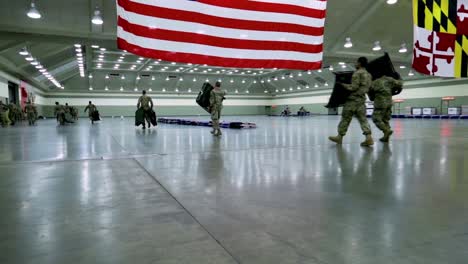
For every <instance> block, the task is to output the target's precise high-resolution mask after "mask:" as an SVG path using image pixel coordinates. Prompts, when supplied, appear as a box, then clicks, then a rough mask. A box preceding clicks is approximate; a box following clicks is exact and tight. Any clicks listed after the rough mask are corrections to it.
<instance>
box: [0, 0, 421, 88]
mask: <svg viewBox="0 0 468 264" xmlns="http://www.w3.org/2000/svg"><path fill="white" fill-rule="evenodd" d="M35 2H36V6H37V8H38V10H39V12H40V13H41V15H42V17H41V19H31V18H29V17H28V16H27V15H26V13H27V12H28V10H29V8H30V3H31V1H30V0H16V1H8V0H0V6H1V8H0V69H2V70H4V71H7V72H9V73H11V74H13V75H15V76H18V77H20V78H22V79H25V80H27V81H29V82H30V83H32V84H34V85H36V86H38V87H39V88H41V89H43V90H45V91H49V90H53V91H66V92H84V91H86V92H89V91H90V90H92V91H93V92H95V91H101V92H103V91H107V92H129V93H130V92H136V91H141V89H146V90H149V89H151V90H152V92H154V93H163V92H167V93H190V92H192V93H195V92H197V91H198V89H199V88H200V86H201V84H202V83H203V82H205V81H206V80H207V79H208V80H210V81H215V80H221V81H222V83H223V87H224V88H225V89H227V90H228V91H230V92H233V93H235V92H238V93H250V94H260V93H261V94H264V93H268V94H281V93H289V92H297V90H299V89H300V90H319V89H329V87H331V85H332V84H333V80H334V75H333V73H332V72H333V71H341V70H352V69H353V68H352V64H353V61H354V60H355V59H356V58H357V57H359V56H368V57H369V58H373V57H377V56H379V55H382V54H383V52H388V53H390V56H391V57H392V60H393V61H394V64H395V65H396V66H397V67H398V68H399V71H401V73H402V76H406V77H405V78H421V77H422V76H420V75H418V74H414V76H408V73H409V72H410V63H411V55H412V52H411V43H412V25H413V24H412V17H411V16H412V7H411V4H412V1H403V0H400V1H398V3H396V4H394V5H388V4H387V3H386V0H374V1H369V0H328V9H327V20H326V28H325V51H324V64H323V65H324V68H323V69H322V70H320V71H312V72H307V71H304V72H303V71H290V70H282V69H231V68H220V67H210V66H208V65H191V64H181V63H171V62H166V61H158V60H152V59H147V58H141V57H139V56H135V55H133V54H130V53H127V52H125V51H121V50H118V49H117V47H116V41H115V40H116V19H115V18H116V6H115V1H111V0H105V1H104V0H67V1H63V0H37V1H35ZM96 7H98V8H99V9H100V10H101V12H102V15H103V19H104V23H103V25H94V24H92V23H91V17H92V16H93V14H94V11H95V8H96ZM347 37H350V38H351V41H352V43H353V47H351V48H345V47H344V43H345V40H346V38H347ZM376 41H379V42H380V45H381V46H382V50H380V51H373V49H372V48H373V47H374V45H375V42H376ZM76 44H80V47H79V49H81V51H80V52H77V51H76V49H77V47H75V45H76ZM402 44H407V46H408V52H406V53H400V52H399V49H400V47H401V45H402ZM23 48H26V49H27V51H28V52H29V53H30V55H32V56H33V57H34V58H35V60H37V61H38V62H39V63H40V65H42V66H43V69H45V70H43V71H44V72H45V73H49V74H50V75H51V76H52V77H53V78H55V80H56V81H57V83H58V86H63V87H64V89H61V88H58V87H57V85H54V83H53V82H51V81H49V79H48V78H46V77H45V76H44V75H43V73H41V72H39V70H42V69H37V68H36V66H33V65H31V63H30V62H29V61H26V60H25V59H26V57H28V56H23V55H20V54H19V52H20V51H21V49H23ZM78 53H80V54H82V56H83V58H84V59H83V64H84V68H85V72H84V74H83V75H82V76H80V71H79V63H78V55H77V54H78ZM116 65H118V66H116ZM400 67H401V68H400ZM403 67H404V69H403Z"/></svg>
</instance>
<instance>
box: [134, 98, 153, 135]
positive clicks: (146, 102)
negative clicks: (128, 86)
mask: <svg viewBox="0 0 468 264" xmlns="http://www.w3.org/2000/svg"><path fill="white" fill-rule="evenodd" d="M137 108H138V109H139V108H143V111H144V116H145V118H144V119H145V120H146V122H147V123H148V127H151V120H150V115H151V109H153V99H151V97H149V96H147V95H146V94H144V95H142V96H140V98H139V99H138V104H137ZM144 127H145V124H144V122H143V128H144Z"/></svg>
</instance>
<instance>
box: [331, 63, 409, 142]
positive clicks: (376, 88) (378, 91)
mask: <svg viewBox="0 0 468 264" xmlns="http://www.w3.org/2000/svg"><path fill="white" fill-rule="evenodd" d="M367 64H368V60H367V58H365V57H361V58H359V59H358V61H357V63H356V71H355V72H354V74H353V77H352V81H351V84H343V83H342V85H343V86H344V87H345V88H346V89H347V90H349V91H351V94H350V96H349V97H348V99H347V100H346V103H345V105H344V106H343V111H342V116H341V121H340V123H339V125H338V135H337V136H333V137H329V139H330V140H331V141H333V142H335V143H337V144H341V143H342V142H343V137H344V136H345V135H346V132H347V131H348V127H349V124H350V123H351V120H352V119H353V117H356V118H357V120H358V121H359V124H360V125H361V129H362V131H363V134H364V135H365V137H366V138H365V140H364V142H362V143H361V146H364V147H369V146H372V145H374V139H373V138H372V131H371V128H370V126H369V123H368V122H367V117H366V105H365V103H366V94H368V93H369V92H371V93H372V94H373V95H374V96H373V97H374V98H373V99H374V113H373V115H372V120H373V121H374V123H375V125H376V126H377V127H378V128H379V129H380V130H381V131H382V132H383V134H384V135H383V137H382V138H381V139H380V141H381V142H384V143H386V142H388V141H389V140H390V136H391V135H392V134H393V131H392V128H391V127H390V123H389V122H390V119H391V117H392V90H393V89H394V88H395V87H399V88H401V87H402V86H403V82H402V81H401V80H396V79H394V78H392V77H389V76H382V77H381V78H379V79H376V80H374V81H372V76H371V75H370V73H369V72H368V71H367V70H366V67H367Z"/></svg>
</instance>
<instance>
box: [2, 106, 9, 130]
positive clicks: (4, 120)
mask: <svg viewBox="0 0 468 264" xmlns="http://www.w3.org/2000/svg"><path fill="white" fill-rule="evenodd" d="M9 113H10V111H9V110H8V106H7V105H5V104H4V103H3V102H2V101H0V119H1V120H0V121H1V123H2V126H8V125H10V118H8V115H9Z"/></svg>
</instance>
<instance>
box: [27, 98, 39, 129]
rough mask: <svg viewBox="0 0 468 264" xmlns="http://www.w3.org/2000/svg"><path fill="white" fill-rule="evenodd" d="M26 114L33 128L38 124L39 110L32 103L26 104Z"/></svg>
mask: <svg viewBox="0 0 468 264" xmlns="http://www.w3.org/2000/svg"><path fill="white" fill-rule="evenodd" d="M24 112H25V113H26V116H27V117H28V122H29V125H30V126H33V125H35V124H36V120H37V108H36V106H35V105H34V104H33V103H31V102H29V101H28V102H26V106H25V107H24Z"/></svg>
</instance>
